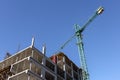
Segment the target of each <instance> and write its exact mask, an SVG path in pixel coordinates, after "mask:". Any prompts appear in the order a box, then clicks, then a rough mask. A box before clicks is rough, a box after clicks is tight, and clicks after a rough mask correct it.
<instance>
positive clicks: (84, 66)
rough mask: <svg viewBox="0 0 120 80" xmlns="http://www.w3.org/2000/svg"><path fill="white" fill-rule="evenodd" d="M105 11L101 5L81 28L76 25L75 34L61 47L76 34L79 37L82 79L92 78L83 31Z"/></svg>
mask: <svg viewBox="0 0 120 80" xmlns="http://www.w3.org/2000/svg"><path fill="white" fill-rule="evenodd" d="M103 11H104V9H103V7H99V8H98V9H97V10H96V12H95V13H94V14H93V16H92V17H90V18H89V19H88V21H87V22H86V23H85V24H84V25H83V26H82V27H81V28H79V25H77V24H76V25H75V31H76V32H75V34H74V36H72V37H71V38H70V39H69V40H68V41H67V42H66V43H64V44H63V46H62V47H61V49H63V48H64V47H65V45H66V44H67V43H68V42H70V41H71V39H72V38H74V37H75V36H76V37H77V45H78V50H79V56H80V63H81V68H82V80H90V79H89V73H88V68H87V64H86V58H85V54H84V47H83V42H82V32H83V31H84V30H85V29H86V27H87V26H88V25H89V24H90V23H91V22H92V21H93V20H94V19H95V18H96V17H97V16H98V15H100V14H101V13H102V12H103Z"/></svg>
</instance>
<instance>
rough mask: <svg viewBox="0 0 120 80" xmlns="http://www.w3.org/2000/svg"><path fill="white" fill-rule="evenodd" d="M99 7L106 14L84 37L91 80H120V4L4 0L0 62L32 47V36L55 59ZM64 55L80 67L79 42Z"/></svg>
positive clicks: (116, 1)
mask: <svg viewBox="0 0 120 80" xmlns="http://www.w3.org/2000/svg"><path fill="white" fill-rule="evenodd" d="M99 6H103V7H104V8H105V11H104V13H103V14H102V15H100V16H98V17H97V18H96V19H95V20H94V21H93V22H92V23H91V24H90V25H89V26H88V27H87V29H86V30H85V31H84V33H83V41H84V47H85V54H86V60H87V65H88V70H89V73H90V79H91V80H120V62H119V61H120V37H119V34H120V9H119V7H120V1H119V0H0V60H2V59H3V58H4V56H5V53H6V52H10V53H11V54H14V53H15V52H17V50H18V46H20V50H22V49H24V48H26V47H27V46H29V45H30V44H31V38H32V36H34V37H35V47H37V48H38V49H39V50H41V49H42V45H43V44H44V43H45V44H46V46H47V56H51V55H52V54H54V53H55V52H56V51H57V50H58V49H59V47H60V46H61V45H62V44H63V43H64V42H65V41H67V40H68V39H69V38H70V37H71V36H72V35H73V34H74V33H75V30H74V24H79V25H80V26H82V25H83V24H84V23H85V22H86V21H87V19H88V18H89V17H90V16H91V15H92V14H93V13H94V12H95V10H96V9H97V8H98V7H99ZM62 52H64V53H65V54H66V55H67V56H68V57H69V58H70V59H71V60H72V61H73V62H75V63H76V64H77V65H78V66H80V60H79V57H78V50H77V45H76V38H74V39H73V40H72V41H71V42H70V43H69V44H67V45H66V46H65V48H64V49H63V50H62Z"/></svg>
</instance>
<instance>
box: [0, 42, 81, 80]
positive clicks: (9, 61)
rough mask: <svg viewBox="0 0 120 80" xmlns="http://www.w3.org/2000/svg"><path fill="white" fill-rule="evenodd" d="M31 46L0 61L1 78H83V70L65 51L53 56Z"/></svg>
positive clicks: (52, 79)
mask: <svg viewBox="0 0 120 80" xmlns="http://www.w3.org/2000/svg"><path fill="white" fill-rule="evenodd" d="M45 53H46V51H45V47H43V50H42V51H39V50H38V49H37V48H35V47H34V45H33V43H32V44H31V46H29V47H27V48H25V49H23V50H21V51H19V52H17V53H16V54H14V55H12V56H10V57H7V58H6V59H4V60H3V61H1V62H0V80H82V76H81V75H82V70H81V69H80V68H79V67H77V66H76V65H75V64H74V63H73V62H72V61H71V60H70V59H69V58H68V57H67V56H66V55H65V54H64V53H62V52H59V53H56V54H54V55H53V56H51V57H47V56H46V55H45Z"/></svg>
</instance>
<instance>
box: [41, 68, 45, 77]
mask: <svg viewBox="0 0 120 80" xmlns="http://www.w3.org/2000/svg"><path fill="white" fill-rule="evenodd" d="M41 77H42V78H43V79H45V70H44V69H41Z"/></svg>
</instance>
